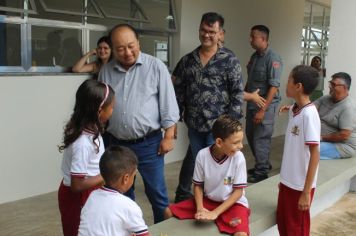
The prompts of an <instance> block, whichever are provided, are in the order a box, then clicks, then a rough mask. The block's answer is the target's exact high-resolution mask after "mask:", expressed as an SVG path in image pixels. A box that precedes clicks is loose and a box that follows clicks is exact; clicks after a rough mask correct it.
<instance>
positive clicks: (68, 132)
mask: <svg viewBox="0 0 356 236" xmlns="http://www.w3.org/2000/svg"><path fill="white" fill-rule="evenodd" d="M114 98H115V96H114V90H113V89H112V88H111V87H110V86H109V85H107V84H104V83H102V82H98V81H96V80H93V79H90V80H86V81H84V82H83V83H82V84H81V85H80V86H79V88H78V91H77V93H76V101H75V106H74V111H73V114H72V116H71V118H70V120H69V122H68V123H67V124H66V126H65V128H64V135H63V144H62V145H61V146H60V147H59V151H64V152H63V160H62V168H61V172H62V175H63V181H62V182H61V184H60V187H59V190H58V205H59V210H60V213H61V220H62V228H63V234H64V236H69V235H73V236H74V235H75V236H77V235H78V228H79V223H80V211H81V208H82V207H83V206H84V203H85V201H86V200H87V198H88V197H89V194H90V192H91V191H93V190H95V189H96V188H98V187H100V186H101V185H102V184H103V178H102V177H101V175H100V170H99V160H100V158H101V156H102V154H103V153H104V144H103V140H102V137H101V135H100V133H102V132H103V127H104V124H105V123H106V122H107V121H108V119H109V118H110V116H111V114H112V111H113V106H114V101H115V99H114Z"/></svg>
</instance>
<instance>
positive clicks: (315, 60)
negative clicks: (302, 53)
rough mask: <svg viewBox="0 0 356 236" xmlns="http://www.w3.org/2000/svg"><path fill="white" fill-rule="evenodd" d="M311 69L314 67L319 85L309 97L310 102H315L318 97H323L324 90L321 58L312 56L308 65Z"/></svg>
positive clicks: (323, 72) (323, 71)
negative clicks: (317, 74)
mask: <svg viewBox="0 0 356 236" xmlns="http://www.w3.org/2000/svg"><path fill="white" fill-rule="evenodd" d="M310 66H311V67H314V68H315V69H316V70H317V71H318V73H319V83H318V86H317V87H316V89H315V90H314V92H313V93H312V94H311V95H310V100H312V101H315V100H316V99H318V98H319V97H321V96H323V90H324V78H325V68H322V67H321V57H319V56H314V57H313V58H312V60H311V63H310Z"/></svg>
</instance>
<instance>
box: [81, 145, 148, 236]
mask: <svg viewBox="0 0 356 236" xmlns="http://www.w3.org/2000/svg"><path fill="white" fill-rule="evenodd" d="M99 166H100V173H101V176H102V177H103V179H104V180H105V185H104V186H103V187H101V188H100V189H97V190H95V191H93V192H92V193H91V194H90V196H89V199H88V200H87V202H86V203H85V205H84V207H83V209H82V211H81V216H80V226H79V236H96V235H105V236H117V235H120V236H132V235H136V236H148V235H149V233H148V230H147V225H146V224H145V221H144V220H143V216H142V211H141V209H140V207H139V206H138V205H137V204H136V203H135V202H134V201H132V200H131V199H130V198H128V197H126V196H125V195H123V193H124V192H126V191H127V190H128V189H129V188H130V187H131V186H132V184H133V182H134V179H135V175H136V172H137V158H136V156H135V154H134V153H133V151H131V150H130V149H129V148H126V147H121V146H110V147H109V148H108V149H107V150H106V151H105V153H104V154H103V156H102V158H101V159H100V163H99Z"/></svg>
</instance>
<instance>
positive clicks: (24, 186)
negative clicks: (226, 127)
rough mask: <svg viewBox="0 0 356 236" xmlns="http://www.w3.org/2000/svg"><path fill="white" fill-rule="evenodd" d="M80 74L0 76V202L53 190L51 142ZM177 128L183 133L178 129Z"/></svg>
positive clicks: (182, 143)
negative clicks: (0, 116)
mask: <svg viewBox="0 0 356 236" xmlns="http://www.w3.org/2000/svg"><path fill="white" fill-rule="evenodd" d="M86 78H87V76H79V75H70V76H68V75H66V76H11V77H8V76H3V77H0V107H1V109H2V112H1V114H2V118H1V122H0V130H1V133H2V135H1V136H0V146H1V156H0V161H1V164H0V179H1V180H2V183H3V184H2V185H1V191H0V192H1V194H0V204H1V203H4V202H9V201H15V200H18V199H22V198H26V197H31V196H34V195H39V194H43V193H47V192H51V191H56V190H57V188H58V186H59V183H60V181H61V178H62V177H61V174H60V165H61V160H62V154H61V153H59V152H58V148H57V145H58V144H60V143H61V141H62V134H63V127H64V125H65V123H66V121H67V120H68V119H69V117H70V115H71V113H72V109H73V106H74V100H75V92H76V90H77V88H78V86H79V85H80V84H81V83H82V81H84V80H85V79H86ZM179 127H180V129H181V124H180V125H179ZM180 133H181V137H185V136H186V134H185V129H184V128H182V129H181V132H180ZM186 147H187V140H186V139H183V138H181V139H179V140H177V141H176V149H175V150H174V151H173V152H172V153H169V154H168V155H167V156H166V163H168V162H172V161H176V159H177V158H183V157H184V155H185V151H186Z"/></svg>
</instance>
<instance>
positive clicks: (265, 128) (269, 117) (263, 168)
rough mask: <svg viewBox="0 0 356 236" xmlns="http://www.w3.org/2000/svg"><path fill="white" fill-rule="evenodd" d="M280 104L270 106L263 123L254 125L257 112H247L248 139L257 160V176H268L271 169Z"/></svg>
mask: <svg viewBox="0 0 356 236" xmlns="http://www.w3.org/2000/svg"><path fill="white" fill-rule="evenodd" d="M278 106H279V103H273V104H270V105H269V106H268V109H267V110H266V111H265V116H264V118H263V121H262V123H260V124H257V125H256V124H254V123H253V118H254V117H255V114H256V112H257V111H256V110H247V111H246V137H247V142H248V145H249V146H250V148H251V151H252V154H253V156H254V158H255V174H257V175H267V174H268V172H269V168H270V165H271V163H270V161H269V153H270V150H271V141H272V134H273V126H274V119H275V115H276V112H277V109H278Z"/></svg>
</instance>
